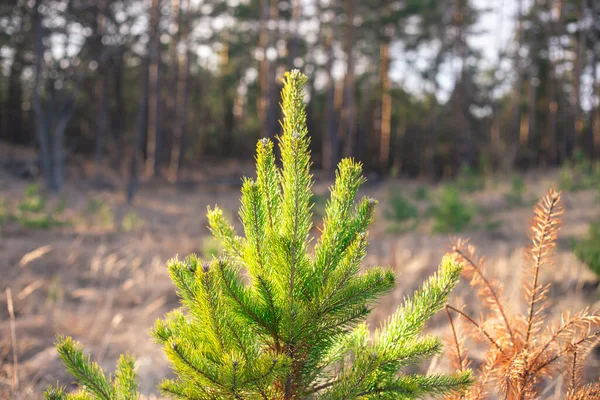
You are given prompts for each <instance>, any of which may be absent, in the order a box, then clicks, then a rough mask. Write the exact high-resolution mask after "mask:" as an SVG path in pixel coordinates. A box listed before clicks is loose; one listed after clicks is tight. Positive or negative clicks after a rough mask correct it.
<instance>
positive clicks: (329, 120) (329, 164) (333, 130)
mask: <svg viewBox="0 0 600 400" xmlns="http://www.w3.org/2000/svg"><path fill="white" fill-rule="evenodd" d="M325 40H326V45H325V46H326V53H327V65H326V66H325V69H326V73H327V95H326V97H325V123H326V125H327V126H326V128H325V135H324V136H325V138H324V140H323V169H324V170H325V171H329V172H333V171H335V168H336V166H337V163H338V158H339V146H340V143H339V140H338V132H337V127H336V113H335V80H334V78H333V71H332V70H333V62H334V54H333V34H332V32H329V33H328V35H327V38H326V39H325Z"/></svg>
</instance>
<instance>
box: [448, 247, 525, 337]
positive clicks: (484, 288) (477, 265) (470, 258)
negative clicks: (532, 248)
mask: <svg viewBox="0 0 600 400" xmlns="http://www.w3.org/2000/svg"><path fill="white" fill-rule="evenodd" d="M452 249H453V251H454V254H455V255H457V256H458V258H459V260H462V261H463V262H464V263H463V264H466V265H465V268H464V269H463V273H465V274H466V275H467V278H469V279H470V284H471V286H472V287H474V288H478V289H477V291H476V293H477V295H478V296H479V297H480V298H481V299H482V300H483V301H484V302H485V303H486V304H488V305H489V308H490V309H492V310H494V311H496V312H497V313H498V314H500V316H501V317H502V320H503V322H504V326H505V327H506V331H507V333H508V334H509V336H510V338H511V340H514V334H513V330H512V328H511V326H510V323H509V322H508V317H507V316H506V312H505V310H504V306H503V305H502V302H501V301H500V296H501V295H500V293H501V286H500V284H499V283H497V282H493V283H494V284H495V286H496V287H495V288H494V285H493V284H492V282H491V281H490V280H489V279H488V278H487V277H486V276H485V274H484V273H483V258H477V255H476V254H475V248H474V247H473V246H471V245H469V244H468V241H466V240H460V239H459V240H452ZM469 275H470V276H469ZM476 277H479V279H476Z"/></svg>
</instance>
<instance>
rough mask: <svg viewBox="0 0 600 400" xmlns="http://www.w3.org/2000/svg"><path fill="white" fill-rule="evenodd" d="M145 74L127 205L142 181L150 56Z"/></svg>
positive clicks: (144, 63) (144, 68)
mask: <svg viewBox="0 0 600 400" xmlns="http://www.w3.org/2000/svg"><path fill="white" fill-rule="evenodd" d="M142 68H143V74H142V76H143V77H142V88H141V89H142V90H141V97H140V103H139V105H138V111H137V118H136V124H135V125H136V127H135V143H134V146H133V152H132V155H131V166H130V170H129V183H128V184H127V193H126V194H127V203H129V204H131V203H133V199H134V197H135V194H136V192H137V189H138V186H139V181H140V176H139V175H140V172H139V169H140V166H139V164H140V162H139V161H138V157H139V155H141V154H142V144H143V141H144V134H145V132H146V130H147V126H146V124H147V121H148V108H149V101H148V94H149V89H150V85H149V82H150V59H149V56H146V59H144V61H143V64H142Z"/></svg>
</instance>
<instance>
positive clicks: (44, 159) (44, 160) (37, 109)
mask: <svg viewBox="0 0 600 400" xmlns="http://www.w3.org/2000/svg"><path fill="white" fill-rule="evenodd" d="M41 3H42V0H37V1H36V2H35V4H34V6H33V29H34V31H35V72H34V83H33V95H32V101H31V102H32V107H33V112H34V114H35V117H36V131H37V137H38V142H39V146H40V162H41V166H42V174H43V176H44V180H45V182H46V187H47V188H49V189H52V186H53V168H52V157H51V152H50V123H49V121H48V115H47V113H46V111H45V110H44V107H43V105H42V99H41V97H40V96H41V95H40V89H41V88H40V86H41V85H42V73H43V71H42V62H43V58H44V30H43V27H42V16H41V15H40V10H39V7H40V5H41Z"/></svg>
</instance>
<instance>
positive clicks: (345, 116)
mask: <svg viewBox="0 0 600 400" xmlns="http://www.w3.org/2000/svg"><path fill="white" fill-rule="evenodd" d="M344 6H345V11H346V24H345V41H344V52H345V53H346V75H345V76H344V98H343V99H344V100H343V104H344V105H343V107H342V115H341V118H340V120H341V123H340V128H341V133H342V135H340V136H342V137H344V156H345V157H352V156H353V155H354V151H355V145H356V119H355V116H356V99H355V93H354V62H355V60H354V31H355V29H354V12H355V7H356V0H345V1H344Z"/></svg>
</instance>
